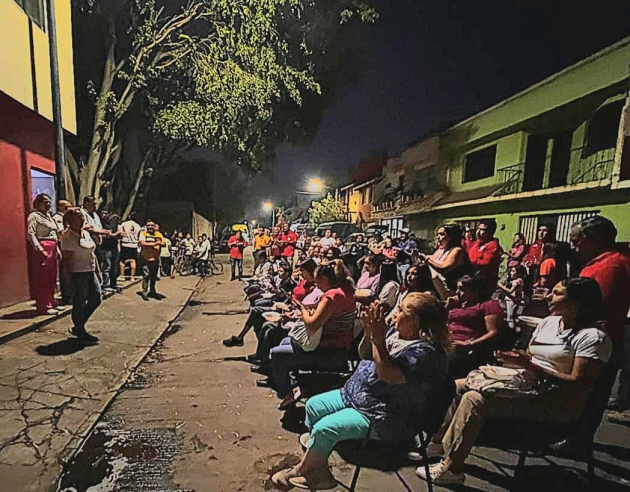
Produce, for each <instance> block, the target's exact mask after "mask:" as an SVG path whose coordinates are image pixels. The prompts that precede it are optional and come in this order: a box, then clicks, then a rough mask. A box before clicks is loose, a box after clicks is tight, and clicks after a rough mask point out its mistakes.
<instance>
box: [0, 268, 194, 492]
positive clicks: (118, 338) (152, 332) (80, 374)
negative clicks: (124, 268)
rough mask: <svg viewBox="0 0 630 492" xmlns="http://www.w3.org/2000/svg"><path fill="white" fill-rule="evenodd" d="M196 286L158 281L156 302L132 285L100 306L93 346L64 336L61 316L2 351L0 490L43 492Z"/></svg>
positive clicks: (180, 280) (186, 281) (64, 323)
mask: <svg viewBox="0 0 630 492" xmlns="http://www.w3.org/2000/svg"><path fill="white" fill-rule="evenodd" d="M197 281H198V279H197V278H195V277H185V278H182V277H178V278H176V279H175V280H170V279H163V280H162V281H161V282H159V283H158V291H159V292H160V293H162V294H163V295H165V296H166V298H165V299H163V300H162V301H156V300H152V301H150V302H144V301H142V300H141V299H140V297H139V296H138V295H137V291H138V288H137V287H136V288H130V289H127V290H126V291H125V292H123V294H118V295H115V296H113V297H112V298H110V299H108V300H106V301H104V302H103V304H102V305H101V307H100V308H99V309H98V310H97V312H96V313H95V314H94V316H93V318H92V320H90V322H89V323H88V330H89V331H90V332H92V333H94V334H95V335H97V336H99V337H100V339H101V343H100V345H98V346H96V347H83V346H81V345H79V344H78V343H77V341H76V340H75V339H71V338H68V337H67V329H68V328H69V327H70V326H71V321H70V319H69V318H63V317H62V318H60V319H55V320H52V322H50V323H49V324H48V325H47V326H46V328H45V329H42V330H41V331H40V332H37V333H31V334H29V335H27V336H22V337H20V338H19V339H16V340H12V341H11V342H9V343H6V344H4V345H2V347H1V349H0V476H1V477H2V485H0V489H2V490H15V491H25V492H27V491H28V492H31V491H32V492H42V491H46V490H49V487H51V486H52V484H53V483H54V482H55V480H56V478H57V476H58V475H59V472H60V470H61V466H62V464H63V463H64V462H65V460H67V459H68V457H69V456H70V455H71V454H72V453H73V451H74V450H75V449H76V448H77V447H78V446H79V445H80V443H81V442H82V440H83V438H84V437H85V436H86V434H87V433H88V431H89V430H90V429H91V427H92V426H93V425H94V423H95V422H96V420H97V419H98V417H99V416H100V414H101V413H102V412H103V411H104V410H105V409H106V408H107V406H108V405H109V404H110V402H111V401H112V399H113V398H114V397H115V395H116V394H117V392H118V390H119V389H120V388H121V386H122V385H123V384H124V383H125V381H126V380H127V378H128V376H129V374H130V373H131V372H132V371H133V370H134V369H135V367H136V366H137V365H138V364H139V363H140V362H141V361H142V359H143V358H144V357H145V355H146V354H147V353H148V351H149V350H150V349H151V347H152V346H153V345H154V344H155V342H156V341H157V340H158V339H159V338H160V336H161V335H162V333H163V332H164V330H165V329H166V328H167V327H168V326H169V324H170V323H171V322H172V321H173V320H174V319H175V318H176V317H177V316H178V314H179V313H180V312H181V310H182V309H183V307H184V306H185V305H186V303H187V301H188V299H189V298H190V296H191V295H192V293H193V291H194V289H195V287H196V284H197ZM1 323H3V322H1V321H0V324H1Z"/></svg>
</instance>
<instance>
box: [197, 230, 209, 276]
mask: <svg viewBox="0 0 630 492" xmlns="http://www.w3.org/2000/svg"><path fill="white" fill-rule="evenodd" d="M200 239H201V241H200V242H199V244H198V245H197V247H196V248H195V253H197V257H196V258H195V265H196V267H197V268H196V269H195V270H196V271H197V272H198V273H199V274H200V275H201V276H202V277H205V276H206V275H207V271H208V268H207V263H208V260H209V259H210V253H211V249H212V245H211V244H210V241H209V240H208V236H207V235H206V234H202V235H201V238H200Z"/></svg>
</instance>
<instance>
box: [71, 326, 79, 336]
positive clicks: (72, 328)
mask: <svg viewBox="0 0 630 492" xmlns="http://www.w3.org/2000/svg"><path fill="white" fill-rule="evenodd" d="M68 335H70V337H71V338H79V335H78V334H77V332H76V331H74V326H71V327H70V328H68Z"/></svg>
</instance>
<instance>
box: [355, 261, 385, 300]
mask: <svg viewBox="0 0 630 492" xmlns="http://www.w3.org/2000/svg"><path fill="white" fill-rule="evenodd" d="M382 258H383V257H382V256H381V255H375V254H370V255H368V256H367V257H366V258H365V261H364V262H363V273H362V274H361V276H360V277H359V280H358V281H357V285H356V289H357V290H359V289H365V290H370V291H371V292H372V295H371V297H370V298H368V299H369V300H370V302H371V301H373V300H374V299H376V297H377V295H378V285H379V280H380V278H381V276H380V273H379V272H380V270H381V263H382ZM358 301H359V302H361V299H358Z"/></svg>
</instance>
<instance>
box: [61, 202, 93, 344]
mask: <svg viewBox="0 0 630 492" xmlns="http://www.w3.org/2000/svg"><path fill="white" fill-rule="evenodd" d="M65 218H66V223H67V224H68V228H67V229H66V230H65V231H64V233H63V235H62V237H61V250H62V258H63V259H62V261H63V262H64V264H65V265H64V270H66V271H68V272H70V274H71V276H72V291H73V298H72V323H73V325H74V326H73V327H72V328H70V330H69V331H70V335H72V336H73V337H77V338H78V339H79V341H80V342H81V343H84V344H86V345H96V344H98V338H97V337H95V336H94V335H90V334H89V333H88V332H87V331H86V330H85V324H86V323H87V321H88V319H90V316H92V314H93V313H94V311H96V308H97V307H98V306H99V305H100V304H101V282H100V280H99V279H98V276H97V273H96V272H97V268H96V257H95V255H94V251H95V249H96V244H94V240H93V239H92V236H91V235H90V234H89V232H88V231H87V230H86V229H85V228H84V220H85V219H84V215H83V213H82V212H81V211H80V210H77V209H71V210H68V211H67V212H66V215H65Z"/></svg>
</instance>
